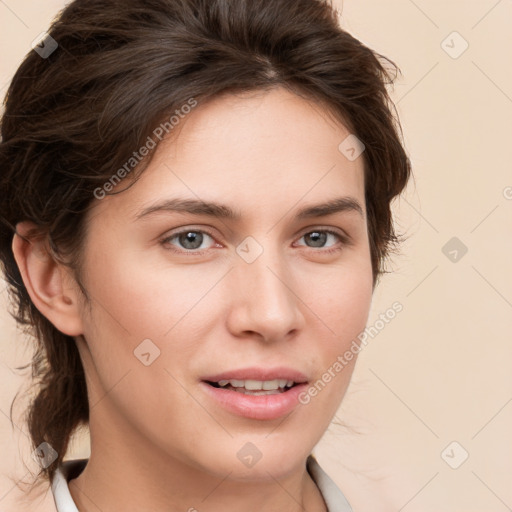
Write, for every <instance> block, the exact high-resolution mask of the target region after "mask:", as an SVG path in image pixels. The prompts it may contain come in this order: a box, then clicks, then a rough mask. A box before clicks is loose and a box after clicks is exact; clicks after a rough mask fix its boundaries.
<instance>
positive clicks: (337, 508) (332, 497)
mask: <svg viewBox="0 0 512 512" xmlns="http://www.w3.org/2000/svg"><path fill="white" fill-rule="evenodd" d="M87 460H88V459H74V460H66V461H64V462H63V463H62V464H61V465H60V466H59V467H58V468H57V470H56V471H55V474H54V477H53V480H52V484H51V489H52V493H53V499H54V500H55V505H56V507H57V512H79V511H78V509H77V508H76V505H75V502H74V501H73V498H72V497H71V493H70V492H69V486H68V481H69V480H71V479H72V478H76V477H77V476H78V475H79V474H80V473H81V472H82V470H83V469H84V468H85V466H86V464H87ZM306 468H307V470H308V473H309V474H310V476H311V478H312V479H313V481H314V482H315V484H316V485H317V487H318V489H319V490H320V492H321V494H322V497H323V499H324V501H325V503H326V505H327V510H328V512H353V511H352V508H351V507H350V505H349V503H348V501H347V499H346V498H345V496H344V495H343V493H342V492H341V490H340V489H339V487H337V485H336V484H335V483H334V482H333V481H332V480H331V479H330V478H329V476H328V475H327V473H325V471H324V470H323V469H322V468H321V467H320V464H319V463H318V461H317V460H316V458H315V457H314V455H313V454H311V455H309V457H308V458H307V463H306Z"/></svg>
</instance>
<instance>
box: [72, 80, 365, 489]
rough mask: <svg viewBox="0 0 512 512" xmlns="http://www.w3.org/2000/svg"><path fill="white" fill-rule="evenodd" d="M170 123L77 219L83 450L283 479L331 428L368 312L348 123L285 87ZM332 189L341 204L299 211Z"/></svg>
mask: <svg viewBox="0 0 512 512" xmlns="http://www.w3.org/2000/svg"><path fill="white" fill-rule="evenodd" d="M176 129H179V132H177V133H176V135H178V136H177V137H174V139H172V140H166V141H164V143H162V144H161V145H160V146H159V147H158V149H157V153H156V155H155V158H154V160H153V161H152V163H151V165H150V166H149V167H148V168H147V169H146V170H145V171H144V173H143V174H142V176H141V178H140V180H139V181H138V182H136V183H135V184H134V185H133V186H132V187H131V188H129V189H127V190H125V191H124V192H122V193H120V194H118V195H114V196H107V197H105V198H104V199H101V200H99V199H96V200H95V201H96V205H95V207H94V209H93V210H91V212H90V214H89V216H88V232H87V238H86V241H85V244H84V245H85V248H84V267H83V284H84V286H85V288H86V290H87V292H88V295H89V298H90V304H84V305H82V309H81V311H80V314H81V317H82V321H83V336H84V338H81V337H78V344H79V349H80V353H81V357H82V359H83V362H84V366H85V371H86V375H87V382H88V387H89V394H90V416H91V423H90V424H91V436H92V437H91V439H92V442H93V450H95V449H96V448H94V444H96V445H98V446H100V447H101V449H102V450H103V453H104V454H105V456H106V455H107V454H108V453H109V451H110V452H111V453H114V451H115V453H116V454H117V455H119V453H120V452H122V451H123V450H125V451H126V452H129V453H130V454H131V455H133V454H134V453H137V452H138V451H140V452H141V453H144V455H143V457H141V460H148V457H153V459H151V460H153V461H154V460H156V459H158V460H159V461H160V462H161V463H165V462H164V461H165V460H167V461H169V460H173V461H174V462H176V461H177V462H178V463H180V464H186V465H187V466H190V467H193V468H194V469H196V470H197V469H201V470H203V471H206V472H208V473H210V474H215V475H223V476H225V475H226V474H227V473H229V472H231V477H233V478H240V479H244V478H258V477H260V478H266V477H268V473H267V472H269V473H271V474H272V475H274V476H275V477H279V476H282V475H285V474H287V473H289V472H291V471H292V469H293V468H296V467H297V466H298V465H300V464H302V463H303V460H304V459H305V458H306V457H307V455H308V454H309V453H311V450H312V448H313V447H314V445H315V444H316V443H317V442H318V441H319V439H320V438H321V436H322V435H323V433H324V431H325V430H326V429H327V427H328V426H329V423H330V421H331V419H332V418H333V416H334V414H335V412H336V410H337V408H338V406H339V405H340V401H341V399H342V397H343V395H344V393H345V391H346V388H347V386H348V384H349V380H350V376H351V373H352V370H353V365H354V363H355V360H356V357H355V355H354V358H353V359H352V360H351V361H349V362H348V364H345V365H341V366H342V369H340V365H336V364H335V363H336V361H339V359H338V358H339V357H343V354H344V353H345V352H346V351H347V350H350V348H351V346H352V347H353V346H354V345H353V343H352V342H353V341H354V340H356V339H357V336H358V334H359V333H360V332H361V331H362V330H364V328H365V325H366V321H367V318H368V313H369V308H370V304H371V298H372V268H371V261H370V250H369V241H368V234H367V223H366V209H365V202H364V177H363V159H362V157H361V158H356V159H353V158H350V159H349V158H347V157H346V156H345V154H344V153H343V152H342V151H340V149H339V145H340V144H341V143H342V142H343V141H344V140H345V139H346V137H347V136H348V135H349V132H348V131H347V129H346V128H345V127H344V126H342V125H340V124H338V123H335V122H334V121H332V119H331V118H329V117H328V116H327V114H326V113H325V111H324V110H323V109H322V108H321V107H320V106H319V105H317V104H314V103H310V102H307V101H306V100H304V99H301V98H299V97H298V96H296V95H293V94H291V93H290V92H287V91H285V90H284V89H274V90H272V91H270V92H267V93H258V94H244V95H237V96H233V95H231V96H224V97H220V98H216V99H215V100H214V101H211V102H210V103H208V104H205V105H202V106H198V107H196V108H195V109H193V110H192V111H191V112H190V113H189V114H188V115H187V116H186V117H185V118H184V119H182V120H181V121H180V125H179V126H177V127H176V128H174V130H176ZM349 140H350V139H349ZM349 154H352V153H349ZM127 179H129V178H127ZM123 185H124V184H121V185H120V187H121V188H124V187H123ZM340 198H346V200H347V201H348V203H347V202H345V204H349V207H346V208H341V209H337V211H335V212H331V213H329V214H325V212H319V211H317V212H316V213H315V211H310V212H309V215H303V216H299V215H298V212H300V211H301V210H303V209H305V208H308V209H309V208H311V207H313V206H318V205H322V204H324V203H327V202H329V201H334V200H336V199H340ZM349 198H350V199H349ZM178 201H179V204H180V205H181V207H180V208H179V209H178V210H173V204H174V206H176V204H177V202H178ZM184 201H189V203H188V204H187V203H184ZM198 201H202V202H205V203H216V204H222V205H225V207H226V208H229V209H230V210H231V211H232V212H233V213H234V214H235V216H234V217H230V216H227V215H226V216H219V215H216V214H218V213H219V212H222V211H224V212H225V211H226V210H217V209H216V210H212V212H213V214H212V212H210V211H209V209H208V208H203V209H202V211H201V210H200V209H199V208H198V207H197V205H196V204H195V203H196V202H198ZM350 201H352V203H350ZM173 202H174V203H173ZM356 203H358V204H359V205H360V207H361V212H360V211H358V210H357V208H355V207H354V204H356ZM350 204H351V205H352V207H350ZM183 206H189V207H190V209H191V210H195V212H193V211H187V209H186V208H184V207H183ZM322 213H323V214H322ZM330 231H332V233H330ZM187 233H188V235H187ZM250 369H253V370H254V371H255V372H256V373H250ZM258 369H260V371H261V372H264V371H266V370H270V371H272V370H273V369H277V370H276V371H277V373H276V374H275V375H274V374H272V373H269V374H265V373H258ZM329 369H330V375H327V377H326V376H325V374H326V372H329ZM245 370H247V371H245ZM234 372H241V374H236V373H234ZM220 374H225V375H224V376H222V375H220ZM298 374H301V375H302V378H301V377H300V376H299V375H298ZM231 375H234V377H233V378H235V377H236V380H242V381H244V380H256V381H258V380H259V381H261V380H264V381H267V380H274V377H277V378H278V379H279V378H281V379H283V380H295V381H300V380H306V381H308V383H307V384H303V385H302V386H301V387H300V388H297V389H299V390H300V392H301V393H300V396H299V393H298V392H297V389H294V388H292V389H291V390H289V391H284V392H282V391H279V390H278V391H274V394H271V395H269V396H263V395H260V396H252V397H251V396H249V395H245V394H244V393H243V392H240V391H230V390H226V389H219V388H215V387H213V386H212V385H211V384H208V383H206V382H205V380H208V379H213V378H215V379H216V380H219V378H220V377H226V378H225V379H224V380H231V379H230V378H229V377H230V376H231ZM244 376H245V377H246V378H245V379H244ZM250 377H252V379H250ZM267 377H268V378H267ZM329 377H330V378H329ZM318 381H321V382H320V384H318ZM315 383H317V391H316V393H315V391H312V392H311V393H310V392H309V391H308V390H311V388H312V387H314V385H315ZM234 384H235V386H237V385H238V386H240V385H246V386H247V387H251V384H254V383H250V382H249V383H247V382H244V383H236V382H235V383H234ZM278 384H281V385H282V383H278ZM266 387H270V388H271V387H273V386H272V383H268V385H266ZM224 397H228V398H226V402H224V401H223V400H224ZM299 397H300V400H298V398H299ZM265 402H266V403H267V405H266V406H265ZM117 455H116V456H117Z"/></svg>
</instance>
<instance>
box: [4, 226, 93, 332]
mask: <svg viewBox="0 0 512 512" xmlns="http://www.w3.org/2000/svg"><path fill="white" fill-rule="evenodd" d="M35 227H36V226H35V224H34V223H32V222H29V221H23V222H19V223H18V224H17V225H16V234H15V235H14V238H13V241H12V250H13V253H14V258H15V259H16V263H17V264H18V268H19V269H20V273H21V276H22V278H23V283H24V284H25V287H26V289H27V292H28V294H29V295H30V298H31V300H32V302H33V303H34V305H35V306H36V308H37V309H38V310H39V311H40V312H41V313H42V314H43V315H44V316H45V317H46V318H47V319H48V320H49V321H50V322H51V323H52V324H53V325H54V326H55V327H56V328H57V329H58V330H59V331H61V332H63V333H64V334H67V335H69V336H78V335H80V334H82V332H83V329H82V319H81V316H80V308H79V300H78V293H79V291H78V290H79V287H78V286H77V285H76V283H74V280H73V278H72V277H71V275H70V271H69V269H68V268H67V267H65V266H64V265H63V264H62V263H60V262H58V261H57V260H56V259H55V258H54V257H53V255H52V254H51V251H50V250H49V248H48V244H47V239H46V237H45V236H35V235H33V232H34V228H35ZM73 284H75V286H73Z"/></svg>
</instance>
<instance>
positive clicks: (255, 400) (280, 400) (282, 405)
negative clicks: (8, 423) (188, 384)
mask: <svg viewBox="0 0 512 512" xmlns="http://www.w3.org/2000/svg"><path fill="white" fill-rule="evenodd" d="M222 375H223V374H221V377H222ZM226 375H229V376H231V375H233V373H231V372H230V373H229V374H226ZM244 375H245V374H244ZM252 375H254V374H252ZM288 376H290V375H289V374H288ZM215 378H217V377H215ZM231 378H234V377H231ZM246 378H249V377H246ZM283 378H286V377H283ZM208 380H210V379H208ZM242 380H243V379H242ZM258 380H273V379H267V378H265V379H261V377H260V379H258ZM287 380H293V379H291V378H290V379H287ZM200 385H201V386H202V388H203V389H204V391H205V393H206V394H207V395H208V396H209V397H210V398H212V400H214V401H215V402H216V403H217V404H219V405H221V406H222V407H223V408H224V409H226V410H227V411H229V412H231V413H232V414H236V415H238V416H244V417H246V418H250V419H254V420H275V419H277V418H280V417H282V416H284V415H285V414H288V413H291V412H292V411H293V410H294V409H295V407H297V405H299V395H300V394H301V393H302V392H303V391H305V390H306V389H307V387H308V384H307V383H306V382H304V383H302V384H297V385H295V386H293V387H292V388H289V389H288V391H283V392H282V393H279V394H276V395H245V394H244V393H240V392H238V391H232V390H230V389H223V388H216V387H214V386H212V385H210V384H208V383H207V382H204V381H203V382H201V383H200Z"/></svg>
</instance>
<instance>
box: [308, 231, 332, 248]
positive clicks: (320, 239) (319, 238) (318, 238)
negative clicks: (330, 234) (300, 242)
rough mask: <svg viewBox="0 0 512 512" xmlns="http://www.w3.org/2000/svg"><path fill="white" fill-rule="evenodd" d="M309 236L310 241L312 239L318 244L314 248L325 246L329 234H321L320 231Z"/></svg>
mask: <svg viewBox="0 0 512 512" xmlns="http://www.w3.org/2000/svg"><path fill="white" fill-rule="evenodd" d="M308 236H309V238H310V240H311V239H312V241H313V243H314V244H316V245H313V247H322V246H323V245H324V244H325V241H326V238H327V233H319V232H318V231H313V232H311V233H309V235H308ZM306 238H307V237H306Z"/></svg>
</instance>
